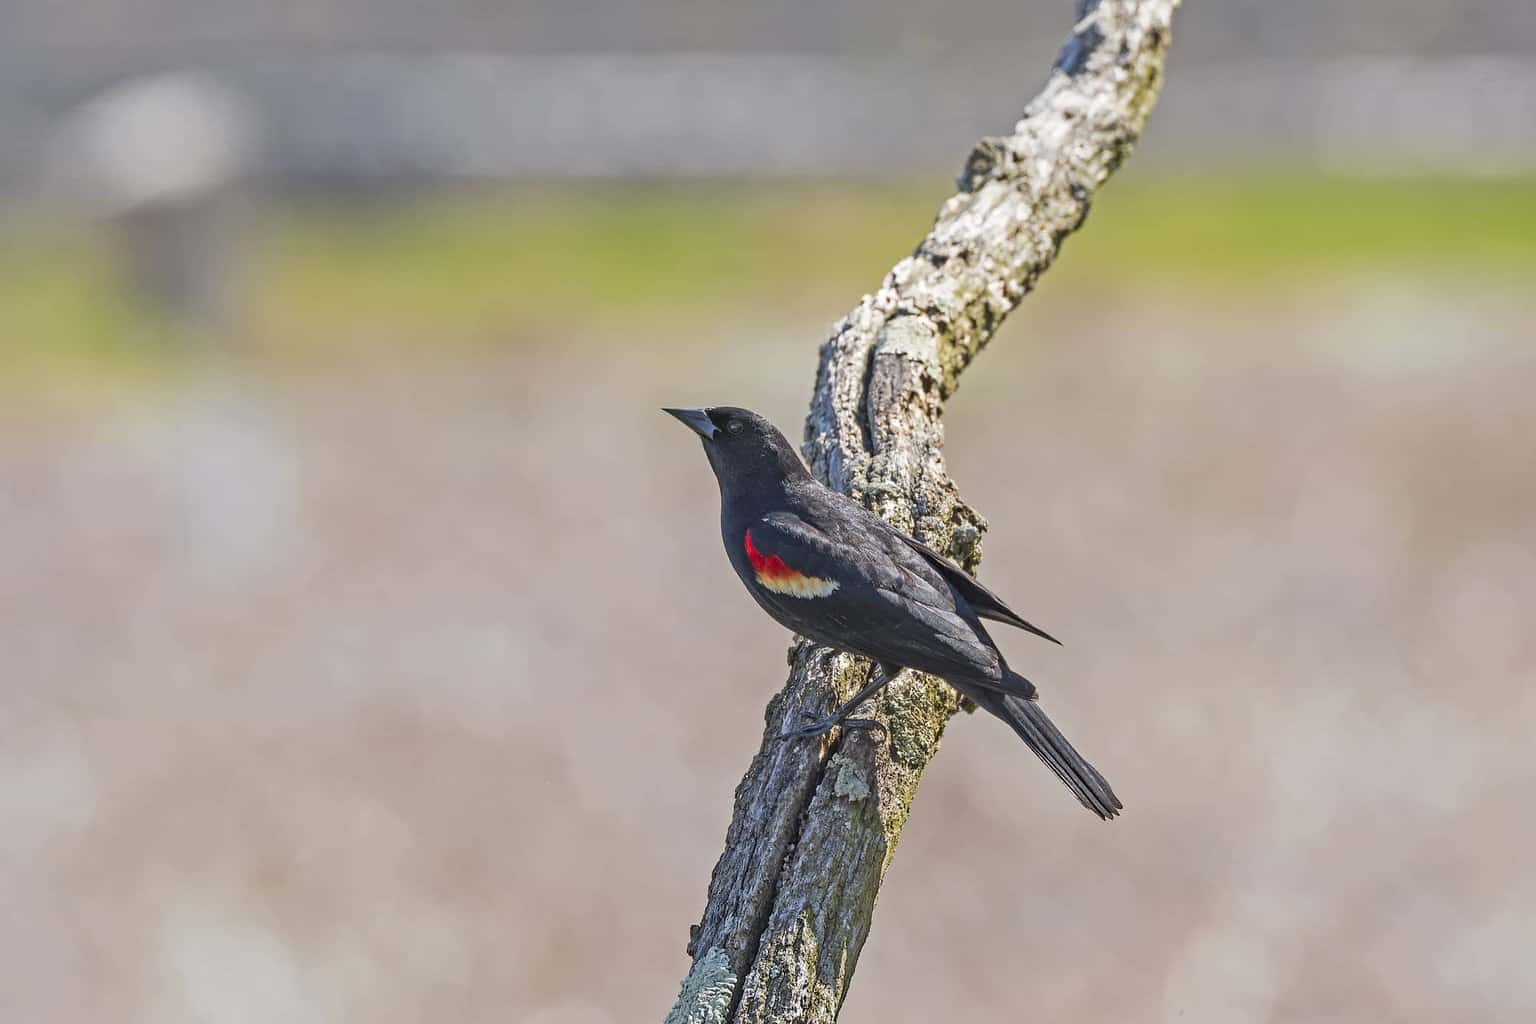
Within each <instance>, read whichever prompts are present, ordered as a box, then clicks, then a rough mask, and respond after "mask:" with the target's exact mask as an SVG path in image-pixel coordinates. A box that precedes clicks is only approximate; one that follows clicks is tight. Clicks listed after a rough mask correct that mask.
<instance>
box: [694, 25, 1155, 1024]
mask: <svg viewBox="0 0 1536 1024" xmlns="http://www.w3.org/2000/svg"><path fill="white" fill-rule="evenodd" d="M1177 4H1178V0H1078V3H1077V11H1076V13H1077V21H1076V23H1075V25H1074V26H1073V29H1072V33H1071V35H1070V37H1069V38H1068V40H1067V44H1066V46H1065V47H1064V48H1063V50H1062V52H1061V56H1060V57H1059V58H1058V60H1057V63H1056V66H1055V67H1054V68H1053V69H1052V72H1051V76H1050V79H1049V80H1048V81H1047V82H1046V85H1045V87H1044V88H1043V89H1042V90H1041V91H1040V93H1039V95H1037V96H1036V97H1035V98H1034V99H1033V100H1032V101H1031V102H1030V103H1029V105H1028V107H1027V108H1026V109H1025V112H1024V116H1023V117H1022V118H1021V119H1020V120H1019V122H1018V124H1016V125H1015V126H1014V129H1013V132H1012V133H1011V134H1009V135H1005V136H999V137H995V138H987V139H983V140H982V141H981V142H980V143H979V144H978V145H977V146H976V148H975V149H974V150H973V151H972V152H971V154H970V156H969V157H968V158H967V160H966V162H965V167H964V170H963V171H962V173H961V175H960V179H959V182H958V185H959V191H958V192H957V193H956V194H955V195H954V196H952V197H951V198H950V199H948V200H947V201H946V202H945V203H944V205H943V206H942V207H941V208H940V210H939V214H938V217H937V219H936V220H935V222H934V224H933V227H932V229H931V230H930V231H929V232H928V235H927V237H926V238H924V239H923V240H922V242H921V243H920V244H919V245H918V247H917V249H916V251H914V252H913V253H912V255H911V256H909V257H907V258H906V259H904V260H902V261H901V262H900V263H898V264H897V265H896V266H895V267H894V268H893V269H892V270H891V272H890V273H889V274H888V275H887V276H886V278H885V281H884V282H883V283H882V284H881V286H880V289H879V290H878V291H877V292H875V293H874V294H873V295H866V296H865V297H864V299H863V301H861V302H860V303H859V304H858V306H857V307H855V309H854V310H853V311H852V312H851V313H849V314H848V316H847V317H845V318H844V319H843V320H842V321H841V322H840V323H839V324H838V325H837V327H836V329H835V330H834V332H833V335H832V337H831V338H830V339H829V340H828V341H827V342H826V343H825V344H824V345H823V346H822V349H821V361H820V365H819V367H818V369H817V375H816V390H815V394H814V396H813V397H812V400H811V412H810V416H809V418H808V420H807V423H806V437H805V448H804V451H805V454H806V458H807V461H808V462H809V463H810V465H811V468H812V469H813V471H815V472H816V473H817V474H818V475H819V476H820V477H821V478H822V479H823V480H824V481H826V482H827V483H828V484H830V485H831V486H832V487H835V488H837V489H839V490H841V491H843V492H845V493H847V494H850V495H853V496H854V497H856V498H859V499H861V500H863V501H864V502H865V503H866V504H867V505H868V506H869V507H870V508H872V509H874V510H875V511H877V512H879V513H880V514H881V515H882V516H884V517H885V518H886V519H888V520H889V521H890V522H892V523H895V524H896V525H898V526H899V527H901V528H902V529H904V530H907V531H908V532H910V533H912V534H913V535H915V536H916V537H918V538H919V539H920V540H923V541H925V542H927V543H928V544H929V545H931V546H933V547H934V548H936V549H937V550H939V551H941V552H944V553H946V554H948V555H950V556H951V557H952V558H954V559H955V560H956V561H957V562H959V563H960V564H962V565H964V566H965V567H966V568H967V569H970V570H972V571H974V570H975V567H976V564H977V563H978V561H979V560H980V557H981V546H980V545H981V534H982V531H983V530H984V529H985V528H986V524H985V522H984V521H983V520H982V518H981V516H980V515H978V514H977V513H976V512H975V511H974V510H973V509H971V508H970V507H969V506H968V505H966V504H965V503H964V502H963V501H962V500H961V499H960V495H959V493H958V492H957V490H956V488H955V485H954V483H953V482H952V481H951V480H950V479H949V476H948V474H947V473H946V472H945V468H944V459H943V424H942V414H943V409H944V401H945V399H946V398H948V396H949V395H950V394H951V393H952V392H953V391H954V390H955V388H956V386H957V385H958V384H959V380H960V374H961V373H962V372H963V371H964V370H965V368H966V367H967V366H968V365H969V364H970V362H971V360H972V359H973V358H975V356H976V354H977V353H978V352H979V351H981V349H982V347H983V346H985V345H986V344H987V342H988V341H989V340H990V339H991V337H992V334H993V332H994V331H995V330H996V329H997V326H998V325H999V324H1000V323H1001V322H1002V321H1003V318H1004V317H1006V316H1007V315H1008V314H1009V313H1010V312H1011V311H1012V310H1013V308H1014V307H1015V306H1017V305H1018V303H1019V302H1020V300H1021V299H1023V297H1024V296H1025V295H1026V294H1028V292H1029V291H1030V289H1031V288H1032V287H1033V286H1034V283H1035V281H1036V279H1038V278H1039V276H1040V274H1042V273H1043V272H1044V271H1045V270H1046V268H1047V267H1049V266H1050V265H1051V263H1052V262H1053V261H1054V260H1055V258H1056V254H1057V252H1058V250H1059V249H1060V247H1061V243H1062V241H1063V240H1064V239H1065V238H1066V237H1067V236H1068V235H1070V234H1071V233H1072V232H1073V231H1075V230H1076V229H1077V228H1078V227H1080V226H1081V225H1082V223H1083V221H1084V219H1085V218H1086V217H1087V215H1088V209H1089V204H1090V202H1091V200H1092V198H1093V195H1094V193H1095V192H1096V191H1097V189H1098V188H1099V186H1101V185H1102V184H1104V182H1105V181H1106V180H1108V178H1109V176H1110V175H1111V174H1112V173H1113V172H1114V171H1115V169H1116V168H1117V167H1119V166H1120V164H1121V162H1122V161H1123V160H1124V159H1125V158H1126V156H1127V154H1128V153H1129V152H1130V150H1131V147H1132V145H1133V144H1134V143H1135V142H1136V139H1137V138H1138V136H1139V135H1140V133H1141V129H1142V126H1143V125H1144V124H1145V122H1146V118H1147V114H1148V113H1149V111H1150V110H1151V108H1152V105H1153V103H1154V101H1155V100H1156V98H1157V94H1158V88H1159V86H1160V84H1161V82H1162V75H1163V62H1164V58H1165V56H1166V53H1167V49H1168V42H1169V32H1170V26H1171V23H1172V19H1173V11H1174V8H1175V7H1176V6H1177ZM790 663H791V666H792V671H791V673H790V677H789V682H788V684H787V685H786V686H785V687H784V689H783V690H782V691H780V692H779V694H778V695H777V696H776V697H774V699H773V700H772V702H770V704H769V705H768V710H767V715H766V718H767V723H766V728H765V729H764V732H763V745H762V748H761V749H760V750H759V751H758V753H757V756H756V757H755V758H753V760H752V765H751V767H750V768H748V769H747V773H746V776H745V777H744V778H743V779H742V780H741V784H740V785H739V786H738V787H737V789H736V804H735V810H734V813H733V816H732V819H731V824H730V828H729V829H728V831H727V833H726V841H725V851H724V852H723V853H722V854H721V856H720V860H719V862H718V863H717V864H716V866H715V871H714V875H713V877H712V878H711V880H710V885H709V900H708V903H707V905H706V906H705V908H704V915H703V919H702V920H701V921H700V923H699V924H698V926H697V927H696V928H695V929H694V930H693V935H692V937H691V940H690V942H689V944H688V952H689V955H690V956H691V957H693V958H694V960H693V968H692V970H690V972H689V974H688V978H687V980H686V981H685V982H684V986H683V992H682V994H681V996H680V997H679V999H678V1002H677V1005H676V1006H675V1007H674V1008H673V1010H672V1013H671V1014H670V1015H669V1016H668V1018H667V1024H683V1022H689V1024H716V1022H718V1024H724V1022H726V1021H738V1022H743V1024H746V1022H752V1024H758V1022H763V1024H766V1022H788V1021H797V1022H798V1021H815V1022H830V1021H833V1020H835V1019H836V1017H837V1012H838V1009H839V1007H840V1006H841V1005H842V1002H843V999H844V997H845V995H846V994H847V991H848V983H849V980H850V979H851V978H852V976H853V971H854V967H855V966H856V964H857V963H858V958H859V951H860V950H861V949H862V948H863V946H864V940H865V938H866V937H867V936H868V934H869V927H870V920H871V917H872V914H873V911H874V904H875V896H876V894H877V893H878V892H879V889H880V882H881V880H882V879H883V877H884V876H885V871H886V868H887V867H888V866H889V865H890V862H891V857H892V855H893V853H894V852H895V849H896V842H897V840H898V839H899V838H900V836H901V831H902V827H903V826H904V825H905V824H906V819H907V812H908V810H909V808H910V807H911V805H912V797H913V795H914V793H915V792H916V790H917V784H918V781H919V780H920V779H921V777H922V774H923V770H924V769H925V768H926V767H927V765H928V762H929V760H930V759H931V758H932V757H933V755H934V753H935V751H936V750H937V749H938V743H939V737H940V735H941V734H942V733H943V731H944V725H945V723H946V722H947V721H948V720H949V718H950V716H951V715H953V714H954V712H955V711H956V710H957V709H958V707H959V699H958V697H957V695H956V694H955V692H954V691H953V690H952V689H950V688H949V686H948V685H946V684H944V683H942V682H940V681H938V680H936V679H933V678H929V677H925V676H920V675H917V674H915V673H910V672H906V673H902V675H901V676H900V677H899V678H898V679H897V681H896V682H895V683H893V684H892V685H891V686H889V687H887V689H886V690H885V691H883V693H882V694H881V695H880V696H879V697H878V698H877V699H876V700H877V706H878V711H877V714H876V716H875V717H877V718H878V719H879V720H880V721H881V722H882V723H883V724H884V726H885V728H884V730H882V731H871V732H866V731H848V732H835V733H833V734H832V735H830V736H829V737H827V738H826V739H825V740H823V741H822V742H821V743H819V744H818V743H814V742H795V743H783V742H780V741H779V740H777V739H776V737H777V736H778V735H779V734H780V733H783V732H785V731H787V730H789V729H791V728H793V727H795V726H796V725H798V724H800V717H799V715H800V711H801V709H803V708H809V709H821V710H826V709H829V708H831V707H833V706H834V705H835V704H836V703H837V702H838V700H839V699H840V698H842V697H845V696H847V695H848V694H850V693H852V692H854V691H855V690H856V689H857V688H858V687H859V686H860V685H861V684H862V682H863V680H864V678H865V675H866V673H867V672H868V671H869V670H870V666H869V664H868V663H867V662H864V661H861V660H859V659H856V658H852V657H849V656H847V655H839V654H834V653H832V652H831V651H829V650H827V649H825V648H820V647H815V646H812V645H810V644H808V643H804V642H801V643H798V644H797V645H796V646H795V648H794V649H793V650H792V651H791V655H790Z"/></svg>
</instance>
